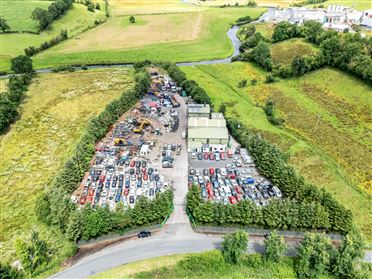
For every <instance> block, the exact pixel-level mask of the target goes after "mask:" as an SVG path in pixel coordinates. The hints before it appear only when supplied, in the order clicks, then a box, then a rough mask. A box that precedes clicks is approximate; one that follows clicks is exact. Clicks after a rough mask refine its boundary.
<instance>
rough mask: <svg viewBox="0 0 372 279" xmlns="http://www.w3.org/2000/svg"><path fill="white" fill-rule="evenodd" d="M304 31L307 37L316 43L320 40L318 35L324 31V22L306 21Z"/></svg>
mask: <svg viewBox="0 0 372 279" xmlns="http://www.w3.org/2000/svg"><path fill="white" fill-rule="evenodd" d="M304 32H305V36H306V38H307V39H308V40H309V41H310V42H311V43H314V44H315V43H317V42H318V36H319V35H320V34H321V33H322V32H323V28H322V24H321V23H320V22H317V21H315V20H309V21H305V23H304Z"/></svg>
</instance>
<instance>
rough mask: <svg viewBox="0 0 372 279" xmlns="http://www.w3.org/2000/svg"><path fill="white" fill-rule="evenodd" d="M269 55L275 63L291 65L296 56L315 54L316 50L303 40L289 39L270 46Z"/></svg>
mask: <svg viewBox="0 0 372 279" xmlns="http://www.w3.org/2000/svg"><path fill="white" fill-rule="evenodd" d="M270 51H271V55H272V57H273V60H274V62H275V63H280V64H284V65H285V64H291V63H292V60H293V59H294V58H295V57H296V56H305V55H311V54H313V53H316V52H317V51H318V50H317V48H316V47H315V46H314V45H312V44H310V43H308V42H306V41H305V40H304V39H290V40H286V41H283V42H279V43H276V44H271V45H270Z"/></svg>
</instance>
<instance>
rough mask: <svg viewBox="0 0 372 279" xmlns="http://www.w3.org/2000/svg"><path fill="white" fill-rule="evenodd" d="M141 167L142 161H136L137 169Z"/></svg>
mask: <svg viewBox="0 0 372 279" xmlns="http://www.w3.org/2000/svg"><path fill="white" fill-rule="evenodd" d="M140 167H141V161H136V168H137V169H139V168H140Z"/></svg>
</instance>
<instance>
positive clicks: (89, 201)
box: [86, 196, 93, 204]
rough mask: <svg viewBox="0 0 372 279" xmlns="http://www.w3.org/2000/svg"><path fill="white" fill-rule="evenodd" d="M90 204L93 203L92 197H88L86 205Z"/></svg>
mask: <svg viewBox="0 0 372 279" xmlns="http://www.w3.org/2000/svg"><path fill="white" fill-rule="evenodd" d="M92 202H93V196H88V197H87V200H86V203H89V204H92Z"/></svg>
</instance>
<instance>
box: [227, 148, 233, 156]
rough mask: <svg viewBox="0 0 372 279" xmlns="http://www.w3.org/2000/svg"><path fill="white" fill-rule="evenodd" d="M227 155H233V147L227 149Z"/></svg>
mask: <svg viewBox="0 0 372 279" xmlns="http://www.w3.org/2000/svg"><path fill="white" fill-rule="evenodd" d="M227 157H229V158H232V157H233V152H232V150H231V149H229V150H227Z"/></svg>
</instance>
